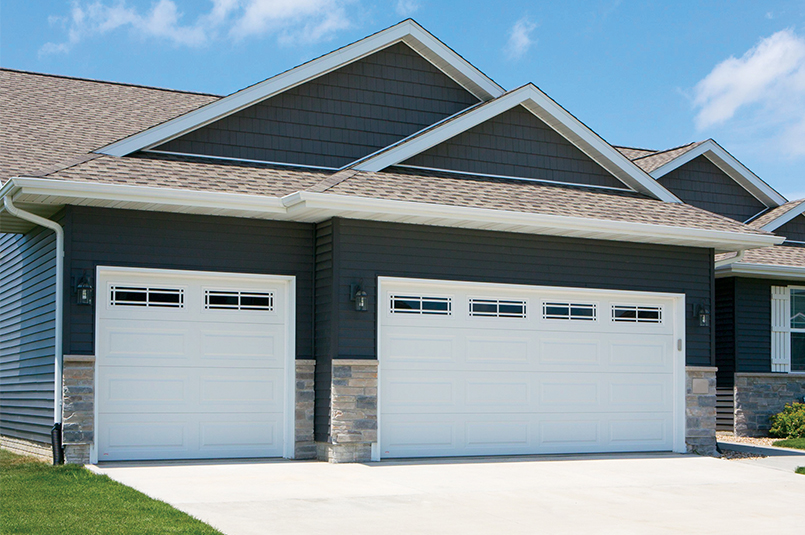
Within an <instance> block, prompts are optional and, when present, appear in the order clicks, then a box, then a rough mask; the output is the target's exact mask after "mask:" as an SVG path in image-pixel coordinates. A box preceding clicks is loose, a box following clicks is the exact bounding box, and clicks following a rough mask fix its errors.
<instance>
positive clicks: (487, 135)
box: [401, 106, 627, 189]
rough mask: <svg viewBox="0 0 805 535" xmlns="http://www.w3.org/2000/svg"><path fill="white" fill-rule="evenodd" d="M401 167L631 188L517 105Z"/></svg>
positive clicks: (409, 160) (406, 162)
mask: <svg viewBox="0 0 805 535" xmlns="http://www.w3.org/2000/svg"><path fill="white" fill-rule="evenodd" d="M401 165H416V166H421V167H430V168H435V169H449V170H451V171H463V172H467V173H480V174H488V175H502V176H513V177H521V178H536V179H541V180H550V181H555V182H567V183H571V184H587V185H597V186H610V187H615V188H623V189H627V186H625V185H624V184H623V182H621V181H620V180H618V179H617V178H615V177H614V176H612V175H611V174H610V173H609V172H608V171H607V170H605V169H604V168H603V167H601V166H600V165H598V164H597V163H595V162H594V161H593V160H592V159H590V158H589V157H588V156H587V155H586V154H584V153H583V152H581V151H580V150H579V149H578V148H576V147H575V146H574V145H573V144H571V143H570V142H569V141H567V140H566V139H565V138H563V137H562V136H561V135H559V134H558V133H557V132H556V131H555V130H554V129H552V128H551V127H549V126H548V125H546V124H545V123H544V122H542V121H541V120H540V119H539V118H537V117H536V116H535V115H534V114H533V113H531V112H529V111H528V110H526V109H525V108H523V107H522V106H515V107H514V108H512V109H511V110H509V111H507V112H505V113H502V114H501V115H499V116H497V117H495V118H492V119H490V120H488V121H486V122H485V123H482V124H479V125H478V126H476V127H474V128H471V129H470V130H468V131H466V132H464V133H462V134H459V135H457V136H455V137H454V138H452V139H449V140H447V141H445V142H444V143H441V144H439V145H437V146H435V147H433V148H431V149H429V150H427V151H425V152H423V153H421V154H418V155H416V156H414V157H413V158H410V159H408V160H406V161H405V162H403V163H402V164H401Z"/></svg>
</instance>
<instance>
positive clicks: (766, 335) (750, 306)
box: [735, 277, 789, 373]
mask: <svg viewBox="0 0 805 535" xmlns="http://www.w3.org/2000/svg"><path fill="white" fill-rule="evenodd" d="M788 284H789V283H787V282H785V281H775V280H770V279H751V278H745V277H736V278H735V303H736V306H735V371H736V372H757V373H762V372H771V287H772V286H787V285H788Z"/></svg>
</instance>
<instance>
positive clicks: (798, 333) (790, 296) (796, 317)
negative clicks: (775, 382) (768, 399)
mask: <svg viewBox="0 0 805 535" xmlns="http://www.w3.org/2000/svg"><path fill="white" fill-rule="evenodd" d="M771 293H772V295H771V370H772V371H773V372H805V288H797V287H789V286H772V289H771Z"/></svg>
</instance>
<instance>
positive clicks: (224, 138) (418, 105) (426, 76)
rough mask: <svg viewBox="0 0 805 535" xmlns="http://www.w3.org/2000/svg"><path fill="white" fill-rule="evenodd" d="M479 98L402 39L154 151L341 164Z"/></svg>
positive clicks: (274, 160)
mask: <svg viewBox="0 0 805 535" xmlns="http://www.w3.org/2000/svg"><path fill="white" fill-rule="evenodd" d="M477 102H478V99H477V98H476V97H474V96H473V95H472V94H471V93H469V92H468V91H467V90H466V89H464V88H462V87H461V86H460V85H458V84H457V83H456V82H455V81H453V80H452V79H451V78H450V77H448V76H447V75H445V74H444V73H443V72H442V71H440V70H439V69H437V68H436V67H434V66H433V65H432V64H431V63H430V62H428V61H427V60H425V59H424V58H422V56H420V55H419V54H417V53H416V52H414V51H413V50H412V49H411V48H409V47H408V46H407V45H405V44H403V43H397V44H394V45H391V46H389V47H387V48H385V49H383V50H380V51H379V52H376V53H374V54H372V55H370V56H367V57H365V58H363V59H361V60H358V61H355V62H353V63H350V64H348V65H345V66H344V67H341V68H340V69H337V70H335V71H333V72H330V73H328V74H325V75H323V76H320V77H318V78H315V79H313V80H311V81H309V82H307V83H304V84H302V85H299V86H297V87H294V88H292V89H289V90H287V91H285V92H283V93H281V94H279V95H276V96H274V97H272V98H270V99H268V100H265V101H262V102H260V103H258V104H255V105H252V106H250V107H248V108H245V109H243V110H241V111H239V112H236V113H234V114H232V115H229V116H227V117H224V118H222V119H220V120H218V121H215V122H213V123H210V124H208V125H206V126H204V127H201V128H199V129H197V130H194V131H192V132H189V133H187V134H185V135H183V136H180V137H178V138H176V139H174V140H171V141H168V142H167V143H164V144H162V145H159V146H157V147H154V148H153V150H158V151H168V152H178V153H184V154H197V155H204V156H217V157H227V158H240V159H248V160H259V161H267V162H278V163H289V164H298V165H309V166H319V167H331V168H338V167H342V166H344V165H347V164H349V163H351V162H352V161H354V160H356V159H358V158H361V157H363V156H366V155H368V154H371V153H372V152H375V151H377V150H379V149H381V148H383V147H385V146H388V145H390V144H392V143H395V142H397V141H399V140H400V139H403V138H404V137H406V136H409V135H411V134H413V133H414V132H417V131H419V130H421V129H422V128H425V127H426V126H429V125H431V124H433V123H435V122H437V121H440V120H442V119H444V118H445V117H448V116H450V115H453V114H454V113H457V112H459V111H461V110H463V109H465V108H467V107H469V106H471V105H473V104H476V103H477Z"/></svg>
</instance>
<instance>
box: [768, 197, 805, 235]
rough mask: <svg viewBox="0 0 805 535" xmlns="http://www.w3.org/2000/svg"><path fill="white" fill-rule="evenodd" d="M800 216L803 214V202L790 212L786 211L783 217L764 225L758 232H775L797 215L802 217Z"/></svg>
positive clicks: (804, 210) (804, 211) (804, 206)
mask: <svg viewBox="0 0 805 535" xmlns="http://www.w3.org/2000/svg"><path fill="white" fill-rule="evenodd" d="M802 214H805V202H801V203H799V205H797V206H795V207H794V208H792V209H791V210H789V211H787V212H786V213H784V214H783V215H781V216H780V217H778V218H777V219H774V220H772V221H770V222H768V223H766V224H765V225H763V226H762V227H760V230H765V231H766V232H774V231H775V230H777V229H778V228H780V227H782V226H783V225H785V224H786V223H788V222H789V221H791V220H792V219H794V218H795V217H797V216H798V215H802Z"/></svg>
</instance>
